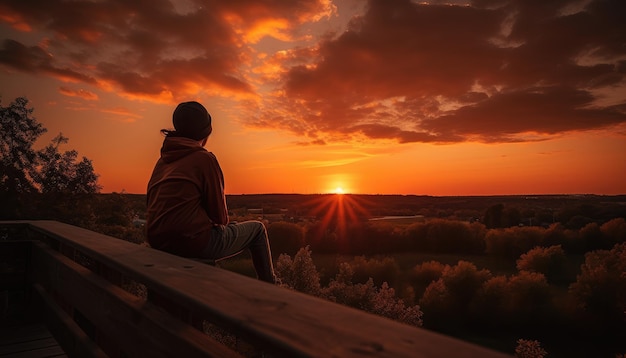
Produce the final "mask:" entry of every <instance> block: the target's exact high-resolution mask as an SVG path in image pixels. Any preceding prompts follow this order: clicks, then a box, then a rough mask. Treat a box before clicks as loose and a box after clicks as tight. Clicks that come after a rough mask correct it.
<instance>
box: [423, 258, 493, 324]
mask: <svg viewBox="0 0 626 358" xmlns="http://www.w3.org/2000/svg"><path fill="white" fill-rule="evenodd" d="M490 278H491V273H490V272H489V271H488V270H478V269H477V268H476V266H475V265H474V264H472V263H471V262H467V261H459V262H458V263H457V264H456V265H454V266H450V267H446V268H445V269H444V271H443V274H442V275H441V278H440V279H439V280H437V281H435V282H432V283H431V284H430V285H428V287H427V288H426V291H425V292H424V295H423V296H422V299H421V300H420V305H421V307H422V308H423V309H424V312H425V316H424V317H425V320H426V324H427V326H431V327H439V328H444V327H442V326H441V325H442V324H446V325H448V324H449V326H448V327H447V328H452V327H454V326H456V325H459V324H463V323H464V322H465V320H466V319H467V318H468V313H469V306H470V303H471V302H472V300H473V299H474V296H475V295H476V293H477V292H478V290H479V289H480V288H481V287H482V286H483V284H484V282H486V281H487V280H489V279H490Z"/></svg>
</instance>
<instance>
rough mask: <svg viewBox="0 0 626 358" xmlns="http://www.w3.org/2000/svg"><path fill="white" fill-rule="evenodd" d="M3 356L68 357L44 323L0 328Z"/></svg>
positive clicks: (28, 357) (0, 343)
mask: <svg viewBox="0 0 626 358" xmlns="http://www.w3.org/2000/svg"><path fill="white" fill-rule="evenodd" d="M0 356H2V357H12V358H18V357H24V358H37V357H58V358H62V357H67V355H66V354H65V352H64V351H63V349H61V347H60V346H59V344H58V343H57V341H56V340H55V339H54V337H53V336H52V334H51V333H50V331H49V330H48V329H47V328H46V327H45V326H44V325H42V324H28V325H20V326H15V327H10V328H3V329H0Z"/></svg>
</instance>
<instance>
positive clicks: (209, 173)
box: [204, 153, 228, 225]
mask: <svg viewBox="0 0 626 358" xmlns="http://www.w3.org/2000/svg"><path fill="white" fill-rule="evenodd" d="M209 155H210V158H211V160H210V162H209V165H207V166H206V168H204V169H205V174H206V175H205V188H204V189H205V190H204V192H205V193H206V198H205V200H206V203H207V213H208V214H209V218H210V219H211V220H212V221H213V223H214V224H216V225H228V208H227V207H226V196H225V194H224V174H223V173H222V168H220V164H219V163H218V161H217V158H216V157H215V156H214V155H213V153H209Z"/></svg>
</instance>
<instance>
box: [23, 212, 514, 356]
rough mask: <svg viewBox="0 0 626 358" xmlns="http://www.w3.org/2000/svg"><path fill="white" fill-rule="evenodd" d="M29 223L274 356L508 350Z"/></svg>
mask: <svg viewBox="0 0 626 358" xmlns="http://www.w3.org/2000/svg"><path fill="white" fill-rule="evenodd" d="M31 225H32V228H33V230H36V231H38V232H41V233H44V234H45V235H50V236H51V237H54V238H55V240H59V241H62V242H63V243H64V244H67V245H71V246H74V247H75V248H77V249H78V250H79V251H81V252H83V253H84V254H86V255H88V256H90V257H92V258H94V259H95V260H96V261H98V262H100V263H101V264H104V265H107V266H109V267H111V268H114V269H115V270H117V271H119V272H121V273H122V274H124V275H126V276H128V277H130V278H132V279H134V280H136V281H138V282H141V283H143V284H145V285H147V286H148V287H149V289H151V290H153V291H155V292H158V294H159V295H161V296H163V297H167V298H168V299H169V300H171V301H173V302H177V303H179V304H180V305H181V306H182V307H186V308H188V309H189V310H191V311H193V312H196V313H198V314H200V315H202V316H203V317H206V318H207V319H208V320H209V321H211V322H215V323H216V324H217V325H218V326H221V327H224V328H226V329H229V330H231V331H233V332H236V333H237V334H238V335H240V336H241V337H242V338H244V339H245V340H247V341H249V342H251V343H253V344H254V345H255V346H257V347H261V348H262V349H264V350H266V351H268V352H269V353H273V354H276V355H277V356H285V355H286V356H324V357H326V356H336V357H363V356H368V357H369V356H376V357H424V358H431V357H432V358H434V357H449V356H457V357H505V356H507V355H504V354H501V353H499V352H495V351H492V350H489V349H486V348H483V347H480V346H477V345H473V344H470V343H467V342H463V341H460V340H457V339H454V338H451V337H447V336H444V335H441V334H437V333H435V332H431V331H428V330H425V329H421V328H416V327H411V326H408V325H404V324H401V323H398V322H394V321H391V320H389V319H385V318H382V317H378V316H374V315H371V314H367V313H365V312H362V311H359V310H356V309H352V308H348V307H345V306H341V305H338V304H335V303H332V302H329V301H325V300H322V299H318V298H315V297H312V296H308V295H305V294H302V293H298V292H293V291H290V290H286V289H281V288H278V287H276V286H273V285H270V284H267V283H264V282H261V281H258V280H253V279H251V278H248V277H244V276H241V275H238V274H235V273H232V272H229V271H225V270H220V269H218V268H215V267H211V266H208V265H203V264H199V263H196V262H194V261H192V260H189V259H185V258H180V257H176V256H173V255H170V254H167V253H164V252H160V251H157V250H153V249H150V248H147V247H143V246H140V245H135V244H132V243H129V242H125V241H122V240H117V239H114V238H111V237H108V236H105V235H101V234H97V233H93V232H91V231H88V230H84V229H81V228H77V227H74V226H70V225H66V224H62V223H58V222H45V221H44V222H32V223H31Z"/></svg>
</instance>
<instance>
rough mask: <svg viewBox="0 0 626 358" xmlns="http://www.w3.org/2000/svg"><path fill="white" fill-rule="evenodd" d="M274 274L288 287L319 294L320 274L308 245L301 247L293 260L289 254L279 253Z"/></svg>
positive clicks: (315, 294)
mask: <svg viewBox="0 0 626 358" xmlns="http://www.w3.org/2000/svg"><path fill="white" fill-rule="evenodd" d="M276 276H277V277H278V279H279V280H280V282H281V284H282V285H284V286H286V287H288V288H291V289H294V290H296V291H300V292H304V293H307V294H310V295H314V296H319V294H320V276H319V273H318V272H317V268H316V267H315V263H314V262H313V259H312V258H311V250H310V249H309V247H308V246H307V247H304V248H301V249H300V250H299V251H298V253H296V255H295V256H294V258H293V260H292V259H291V256H289V255H285V254H282V255H280V257H279V258H278V261H276Z"/></svg>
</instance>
